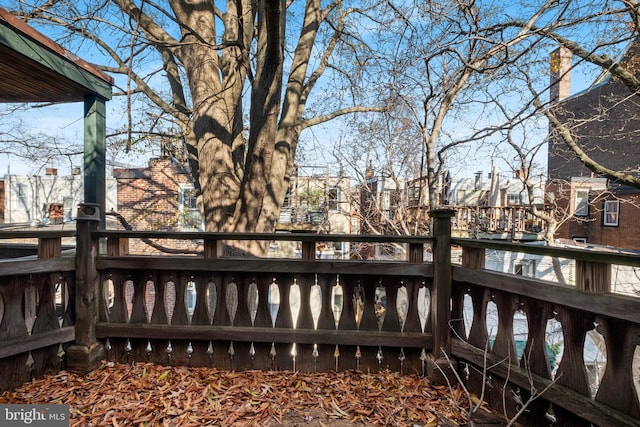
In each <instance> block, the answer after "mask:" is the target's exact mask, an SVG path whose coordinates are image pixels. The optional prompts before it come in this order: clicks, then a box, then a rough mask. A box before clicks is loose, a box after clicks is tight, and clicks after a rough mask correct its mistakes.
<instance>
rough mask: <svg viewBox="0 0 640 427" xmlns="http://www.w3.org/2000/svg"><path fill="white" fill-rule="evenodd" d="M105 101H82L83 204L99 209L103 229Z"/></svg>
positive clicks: (93, 99) (87, 97)
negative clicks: (93, 205)
mask: <svg viewBox="0 0 640 427" xmlns="http://www.w3.org/2000/svg"><path fill="white" fill-rule="evenodd" d="M106 133H107V121H106V101H105V100H104V99H103V98H100V97H98V96H95V95H88V96H86V97H85V99H84V202H85V203H95V204H97V205H98V206H99V207H100V223H101V225H102V228H104V223H105V217H104V214H105V210H106V208H105V203H106V189H105V187H106V184H105V181H106V179H105V175H106V147H107V139H106Z"/></svg>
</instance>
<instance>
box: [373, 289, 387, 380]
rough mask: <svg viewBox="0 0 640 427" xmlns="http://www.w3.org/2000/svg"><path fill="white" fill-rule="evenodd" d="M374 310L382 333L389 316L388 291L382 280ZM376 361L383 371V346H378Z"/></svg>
mask: <svg viewBox="0 0 640 427" xmlns="http://www.w3.org/2000/svg"><path fill="white" fill-rule="evenodd" d="M374 310H375V314H376V319H377V321H378V331H379V332H382V325H383V324H384V318H385V316H386V315H387V290H386V289H385V287H384V286H383V285H382V280H380V281H378V286H376V291H375V294H374ZM376 359H377V360H378V367H379V368H380V369H382V359H384V355H383V354H382V346H378V353H377V354H376Z"/></svg>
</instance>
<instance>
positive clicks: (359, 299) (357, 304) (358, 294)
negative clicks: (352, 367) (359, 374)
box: [352, 280, 364, 370]
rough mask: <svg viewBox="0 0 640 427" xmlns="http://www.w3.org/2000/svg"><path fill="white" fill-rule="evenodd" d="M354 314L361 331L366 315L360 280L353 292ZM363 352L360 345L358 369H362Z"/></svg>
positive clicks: (357, 352)
mask: <svg viewBox="0 0 640 427" xmlns="http://www.w3.org/2000/svg"><path fill="white" fill-rule="evenodd" d="M352 302H353V313H354V315H355V320H356V327H357V328H358V330H359V329H360V322H362V316H363V314H364V289H363V288H362V285H361V284H360V281H359V280H358V283H357V285H356V288H355V289H354V291H353V297H352ZM361 357H362V352H361V351H360V345H358V346H357V347H356V369H358V370H359V369H360V358H361Z"/></svg>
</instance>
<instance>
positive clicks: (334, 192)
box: [327, 187, 340, 212]
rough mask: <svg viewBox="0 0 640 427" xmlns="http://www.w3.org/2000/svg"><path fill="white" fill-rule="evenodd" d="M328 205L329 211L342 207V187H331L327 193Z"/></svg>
mask: <svg viewBox="0 0 640 427" xmlns="http://www.w3.org/2000/svg"><path fill="white" fill-rule="evenodd" d="M327 205H328V208H329V211H334V212H335V211H338V210H339V209H340V188H338V187H330V188H329V192H328V193H327Z"/></svg>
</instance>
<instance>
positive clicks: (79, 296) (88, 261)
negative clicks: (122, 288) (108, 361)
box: [67, 203, 104, 374]
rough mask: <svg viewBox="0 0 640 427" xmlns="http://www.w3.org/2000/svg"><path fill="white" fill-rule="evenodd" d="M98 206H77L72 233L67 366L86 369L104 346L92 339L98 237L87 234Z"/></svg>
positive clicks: (97, 291)
mask: <svg viewBox="0 0 640 427" xmlns="http://www.w3.org/2000/svg"><path fill="white" fill-rule="evenodd" d="M100 223H101V219H100V208H99V205H97V204H93V203H84V204H81V205H80V206H79V207H78V218H77V223H76V227H77V237H76V286H75V289H76V292H75V309H76V312H75V342H74V344H73V345H71V346H70V347H69V348H68V349H67V368H68V369H69V370H70V371H72V372H78V373H82V374H84V373H87V372H89V371H92V370H93V369H95V368H97V367H98V366H99V365H100V361H101V360H102V358H103V355H104V347H103V346H102V343H100V342H99V341H98V340H97V339H96V321H97V319H98V298H99V295H100V286H99V277H98V271H97V269H96V256H97V255H98V241H97V239H94V238H93V237H92V235H91V232H92V231H95V230H97V229H98V227H99V226H100Z"/></svg>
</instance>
